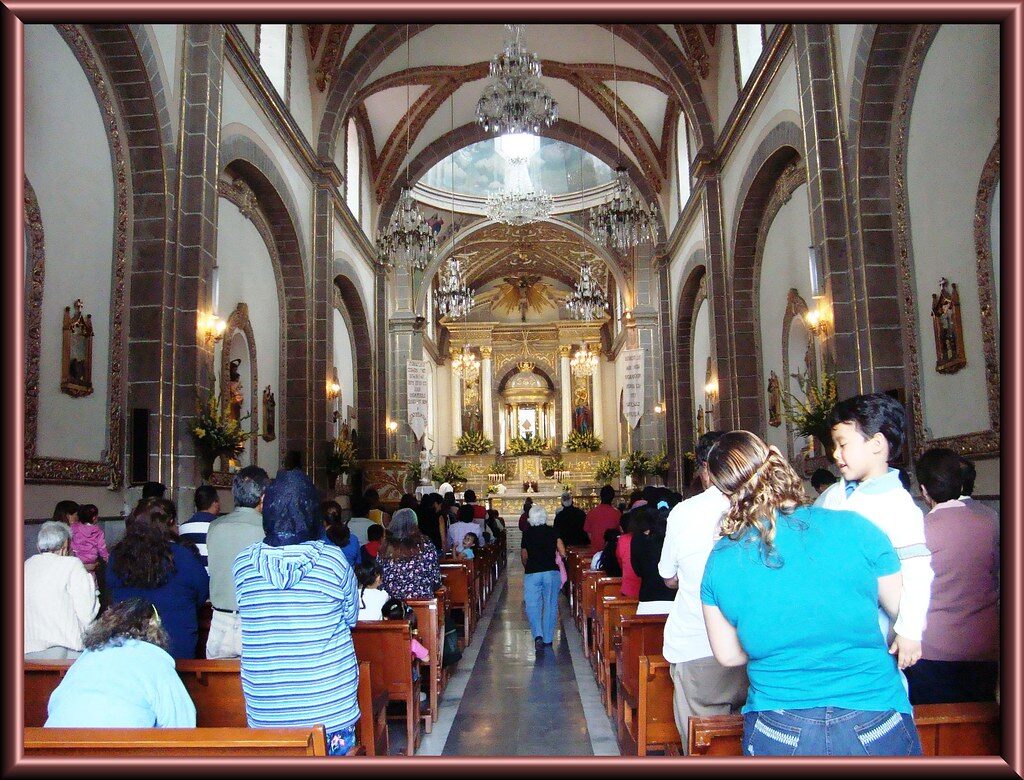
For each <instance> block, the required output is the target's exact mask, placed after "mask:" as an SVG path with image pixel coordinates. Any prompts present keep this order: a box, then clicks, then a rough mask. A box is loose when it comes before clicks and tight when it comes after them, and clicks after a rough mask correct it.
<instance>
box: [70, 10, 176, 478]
mask: <svg viewBox="0 0 1024 780" xmlns="http://www.w3.org/2000/svg"><path fill="white" fill-rule="evenodd" d="M58 30H60V32H61V34H62V35H63V36H64V38H65V39H66V40H67V41H68V42H69V44H70V45H71V46H72V49H73V50H75V49H76V44H75V43H74V41H75V39H76V36H78V35H80V36H81V37H82V38H83V39H85V40H86V41H88V43H89V44H90V45H91V46H92V48H93V49H94V50H95V52H96V53H97V55H98V58H99V60H100V62H101V63H102V66H103V71H104V72H105V80H106V82H107V84H109V88H110V93H111V97H112V98H113V102H114V103H116V106H117V112H118V118H119V121H120V123H121V124H123V127H124V139H123V141H122V142H120V143H123V146H124V149H125V151H126V152H127V155H126V156H127V182H126V183H128V184H129V185H130V200H131V210H130V215H131V231H130V241H131V250H130V252H131V254H130V257H131V261H130V268H129V269H128V271H127V273H128V276H129V283H128V285H127V289H128V295H129V296H130V300H129V301H128V302H127V305H129V306H130V308H131V311H132V315H133V316H131V317H129V318H127V322H126V323H125V330H126V331H127V334H126V338H127V350H128V351H129V352H130V353H131V354H133V355H147V356H151V357H149V358H146V359H136V360H131V361H126V365H125V366H124V374H125V382H126V387H127V396H126V400H125V403H126V404H127V407H128V408H136V407H138V408H146V409H150V410H160V409H161V396H162V393H161V386H162V384H163V383H165V382H169V381H170V379H169V371H167V370H166V368H165V367H167V366H170V365H171V363H172V356H171V347H170V344H171V341H172V339H171V338H170V332H171V326H172V323H171V316H170V314H169V312H170V311H171V308H170V307H171V299H172V296H173V285H172V283H171V280H170V272H169V269H170V268H171V267H172V266H173V257H174V211H175V200H174V195H173V192H172V191H173V187H172V186H171V185H170V182H171V181H172V180H173V178H174V168H175V164H176V161H175V153H174V140H173V131H174V126H173V124H172V123H171V116H170V110H169V106H168V104H167V90H166V88H165V85H164V83H163V78H162V76H161V74H160V70H159V68H158V67H157V64H156V57H157V56H158V55H157V54H156V52H155V51H154V48H153V46H152V43H151V42H150V40H149V34H148V32H147V31H146V29H145V25H140V24H90V25H58ZM168 193H171V194H168ZM119 217H127V214H119ZM154 346H156V348H155V349H154ZM163 427H164V426H163V425H162V421H161V415H160V414H152V415H151V416H150V430H149V440H150V441H151V442H155V444H153V445H152V446H151V448H150V464H149V471H150V473H151V474H153V475H159V474H160V461H161V453H162V452H163V451H164V450H165V449H166V446H169V445H168V444H161V443H160V439H161V430H162V428H163ZM118 460H119V462H120V455H118Z"/></svg>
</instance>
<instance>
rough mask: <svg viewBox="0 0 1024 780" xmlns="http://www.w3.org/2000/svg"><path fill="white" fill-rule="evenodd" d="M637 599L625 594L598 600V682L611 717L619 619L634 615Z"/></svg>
mask: <svg viewBox="0 0 1024 780" xmlns="http://www.w3.org/2000/svg"><path fill="white" fill-rule="evenodd" d="M638 603H639V601H638V600H637V599H631V598H626V597H625V596H605V597H604V598H603V599H601V601H599V602H598V615H597V620H596V623H597V626H598V633H599V634H600V636H599V642H598V646H597V658H598V663H597V673H598V682H599V683H600V685H601V688H602V690H603V692H604V710H605V713H607V715H608V716H609V717H611V715H612V712H613V709H612V705H613V704H614V696H615V672H614V670H613V668H612V667H614V666H615V650H616V644H617V642H618V640H619V637H620V621H621V619H622V618H624V617H633V616H635V615H636V607H637V604H638Z"/></svg>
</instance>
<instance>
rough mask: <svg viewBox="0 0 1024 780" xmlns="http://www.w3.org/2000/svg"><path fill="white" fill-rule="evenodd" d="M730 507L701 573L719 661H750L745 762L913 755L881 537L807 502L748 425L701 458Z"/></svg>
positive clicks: (891, 569)
mask: <svg viewBox="0 0 1024 780" xmlns="http://www.w3.org/2000/svg"><path fill="white" fill-rule="evenodd" d="M707 468H708V474H709V476H710V478H711V481H712V483H713V484H714V485H715V486H716V487H717V488H718V489H719V490H720V491H722V493H723V494H724V495H725V496H726V497H727V498H728V499H729V510H728V512H727V513H726V515H725V517H724V518H723V520H722V539H720V540H719V541H718V543H717V544H716V545H715V548H714V550H713V551H712V553H711V556H710V558H709V559H708V563H707V567H706V568H705V570H704V579H703V581H702V583H701V601H702V602H703V605H704V618H705V623H706V625H707V631H708V639H709V640H710V642H711V649H712V652H713V653H714V655H715V658H716V659H717V660H718V662H719V663H720V664H722V665H723V666H739V665H741V664H744V663H745V664H747V674H748V676H749V679H750V689H749V691H748V694H747V703H746V705H745V706H744V707H743V752H744V753H745V754H746V755H862V756H863V755H875V756H878V755H890V756H891V755H920V754H921V744H920V740H919V738H918V735H917V729H916V727H915V726H914V720H913V714H912V710H911V707H910V701H909V700H908V698H907V693H906V690H905V689H904V687H903V684H902V682H901V679H900V675H899V671H898V670H897V667H896V659H895V658H893V657H892V656H891V655H890V654H889V652H888V650H887V647H886V642H885V637H883V636H882V633H881V631H880V630H879V627H878V612H877V610H878V606H879V604H881V606H882V607H883V608H884V609H885V610H886V611H887V612H889V613H890V614H891V615H895V614H896V613H897V611H898V610H899V598H900V584H901V581H900V561H899V559H898V558H897V556H896V552H895V550H894V549H893V547H892V544H891V543H890V542H889V539H888V537H887V536H886V535H885V534H884V533H883V532H882V531H880V530H879V529H878V528H876V527H875V526H874V525H873V524H872V523H871V522H869V521H868V520H866V519H865V518H863V517H861V516H860V515H858V514H855V513H853V512H847V511H838V510H828V509H821V508H819V507H813V506H809V505H808V502H807V497H806V495H805V494H804V489H803V483H802V482H801V480H800V477H799V476H797V474H796V472H795V471H793V469H792V467H791V466H790V465H789V463H787V462H786V459H785V458H784V457H783V456H782V453H781V452H779V450H778V449H777V448H776V447H769V446H768V445H767V444H765V443H764V442H763V441H762V440H761V439H759V438H758V437H757V436H755V435H754V434H752V433H750V432H749V431H732V432H730V433H727V434H725V435H724V436H722V437H721V438H720V439H719V440H718V442H717V443H716V444H715V446H714V448H713V449H712V450H711V452H710V454H709V455H708V460H707Z"/></svg>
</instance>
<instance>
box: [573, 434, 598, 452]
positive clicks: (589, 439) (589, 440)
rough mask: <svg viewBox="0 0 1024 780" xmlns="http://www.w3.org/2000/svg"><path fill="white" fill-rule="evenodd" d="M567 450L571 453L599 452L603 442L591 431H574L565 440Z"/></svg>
mask: <svg viewBox="0 0 1024 780" xmlns="http://www.w3.org/2000/svg"><path fill="white" fill-rule="evenodd" d="M565 448H566V449H567V450H568V451H569V452H597V451H598V450H599V449H601V440H600V439H599V438H597V437H596V436H595V435H594V434H593V433H590V432H589V431H588V432H586V433H581V432H580V431H573V432H572V433H570V434H569V438H567V439H566V440H565Z"/></svg>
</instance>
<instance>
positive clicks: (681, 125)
mask: <svg viewBox="0 0 1024 780" xmlns="http://www.w3.org/2000/svg"><path fill="white" fill-rule="evenodd" d="M687 134H688V128H687V122H686V114H685V113H683V112H682V111H680V112H679V122H678V126H677V127H676V178H677V179H678V182H679V183H678V186H677V187H676V189H677V190H678V192H679V210H680V211H682V209H683V206H685V205H686V201H688V200H689V199H690V141H689V138H688V137H687Z"/></svg>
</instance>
